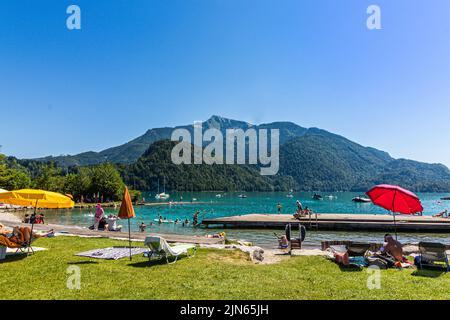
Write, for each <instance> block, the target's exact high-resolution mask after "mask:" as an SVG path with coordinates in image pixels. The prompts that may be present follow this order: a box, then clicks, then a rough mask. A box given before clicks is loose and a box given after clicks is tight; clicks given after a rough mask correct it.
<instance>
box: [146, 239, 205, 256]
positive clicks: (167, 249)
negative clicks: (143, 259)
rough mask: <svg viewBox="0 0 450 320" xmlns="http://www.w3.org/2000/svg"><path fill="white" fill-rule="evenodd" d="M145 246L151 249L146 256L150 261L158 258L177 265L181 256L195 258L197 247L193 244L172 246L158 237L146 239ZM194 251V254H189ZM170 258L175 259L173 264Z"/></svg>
mask: <svg viewBox="0 0 450 320" xmlns="http://www.w3.org/2000/svg"><path fill="white" fill-rule="evenodd" d="M145 245H146V246H148V248H149V249H150V251H149V252H146V253H145V254H146V256H147V257H148V259H149V260H151V259H154V258H157V259H162V258H165V259H166V262H167V263H175V262H177V259H178V257H179V256H181V255H183V254H184V255H187V256H188V257H192V256H195V253H196V251H197V247H196V246H195V245H193V244H179V245H175V246H170V245H169V244H168V243H167V241H166V240H165V239H164V238H161V237H158V236H151V237H146V238H145ZM190 250H191V251H193V254H191V255H190V254H189V251H190ZM169 257H171V258H174V260H173V261H172V262H169Z"/></svg>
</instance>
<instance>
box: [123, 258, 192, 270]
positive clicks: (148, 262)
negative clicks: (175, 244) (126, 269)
mask: <svg viewBox="0 0 450 320" xmlns="http://www.w3.org/2000/svg"><path fill="white" fill-rule="evenodd" d="M183 259H186V258H184V257H183V258H178V260H177V263H178V262H179V261H180V260H183ZM169 261H170V262H172V261H173V259H170V260H169ZM159 265H170V264H168V263H167V262H166V259H159V260H158V259H155V260H145V261H140V262H135V263H133V262H131V263H129V264H128V266H130V267H134V268H148V267H153V266H159Z"/></svg>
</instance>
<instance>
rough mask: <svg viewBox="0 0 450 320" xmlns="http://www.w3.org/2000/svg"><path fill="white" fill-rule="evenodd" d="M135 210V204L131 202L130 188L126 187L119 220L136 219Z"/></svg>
mask: <svg viewBox="0 0 450 320" xmlns="http://www.w3.org/2000/svg"><path fill="white" fill-rule="evenodd" d="M134 216H135V214H134V208H133V202H132V201H131V197H130V193H129V192H128V187H126V186H125V192H124V194H123V199H122V204H121V205H120V211H119V218H120V219H131V218H134Z"/></svg>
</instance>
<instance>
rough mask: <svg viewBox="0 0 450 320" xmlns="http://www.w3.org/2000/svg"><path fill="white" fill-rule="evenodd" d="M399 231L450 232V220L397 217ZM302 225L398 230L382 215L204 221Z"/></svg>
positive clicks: (237, 225) (211, 223) (228, 225)
mask: <svg viewBox="0 0 450 320" xmlns="http://www.w3.org/2000/svg"><path fill="white" fill-rule="evenodd" d="M395 217H396V221H397V230H398V231H405V232H423V233H450V218H433V217H430V216H409V215H396V216H395ZM299 222H300V223H301V224H303V225H304V226H305V227H306V228H307V229H312V230H315V229H317V230H324V231H382V232H392V231H393V230H394V223H393V217H392V216H391V215H382V214H379V215H377V214H334V213H321V214H317V217H316V216H315V215H314V214H313V215H312V216H311V217H302V218H301V219H300V220H298V219H295V218H294V217H293V216H292V215H290V214H247V215H240V216H232V217H223V218H215V219H204V220H203V221H202V224H203V225H204V226H206V227H221V228H272V229H280V228H284V227H285V226H286V224H288V223H299Z"/></svg>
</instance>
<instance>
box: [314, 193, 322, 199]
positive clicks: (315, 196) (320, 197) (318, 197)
mask: <svg viewBox="0 0 450 320" xmlns="http://www.w3.org/2000/svg"><path fill="white" fill-rule="evenodd" d="M312 198H313V200H323V197H322V196H321V195H320V194H316V193H315V194H314V195H313V196H312Z"/></svg>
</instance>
